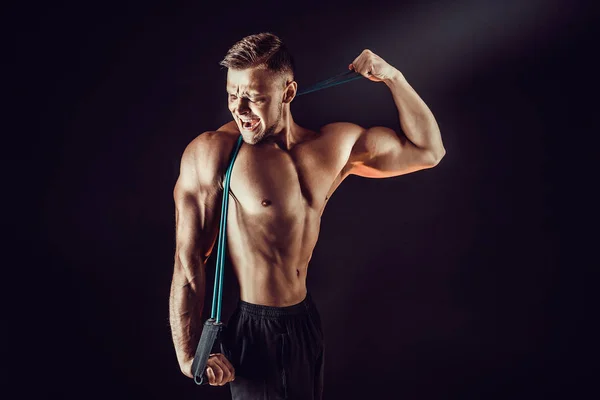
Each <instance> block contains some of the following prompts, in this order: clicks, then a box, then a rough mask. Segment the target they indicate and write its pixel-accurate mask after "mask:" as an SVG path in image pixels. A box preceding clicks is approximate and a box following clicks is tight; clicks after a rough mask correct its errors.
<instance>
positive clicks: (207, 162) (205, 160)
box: [181, 128, 239, 183]
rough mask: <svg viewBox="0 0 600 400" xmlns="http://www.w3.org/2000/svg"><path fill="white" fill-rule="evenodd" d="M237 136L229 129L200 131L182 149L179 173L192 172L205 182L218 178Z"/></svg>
mask: <svg viewBox="0 0 600 400" xmlns="http://www.w3.org/2000/svg"><path fill="white" fill-rule="evenodd" d="M238 137H239V133H237V134H236V133H235V132H234V131H232V130H231V129H225V130H222V129H221V128H219V129H218V130H216V131H205V132H202V133H201V134H199V135H198V136H196V137H195V138H193V139H192V140H191V141H190V142H189V143H188V144H187V145H186V147H185V149H184V150H183V154H182V155H181V167H182V169H181V173H194V174H195V175H196V176H197V177H198V178H202V179H201V180H202V181H205V182H206V183H211V182H213V181H215V180H218V177H219V176H221V175H222V174H223V171H224V169H225V168H226V164H227V160H228V159H229V155H230V153H231V152H232V151H233V147H234V145H235V142H236V140H237V138H238Z"/></svg>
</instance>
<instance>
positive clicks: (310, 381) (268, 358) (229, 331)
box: [222, 295, 324, 400]
mask: <svg viewBox="0 0 600 400" xmlns="http://www.w3.org/2000/svg"><path fill="white" fill-rule="evenodd" d="M222 346H223V352H224V354H225V355H226V356H227V358H228V359H229V360H230V362H231V363H232V365H233V366H234V368H235V381H233V382H231V383H230V384H229V385H230V388H231V396H232V399H233V400H242V399H243V400H254V399H261V400H262V399H265V400H266V399H290V400H293V399H302V400H309V399H310V400H313V399H315V400H316V399H321V398H322V395H323V367H324V364H323V363H324V357H323V356H324V343H323V331H322V327H321V319H320V317H319V313H318V312H317V309H316V307H315V305H314V303H313V302H312V299H311V297H310V295H307V296H306V298H305V299H304V300H303V301H302V302H300V303H298V304H295V305H293V306H289V307H268V306H261V305H257V304H250V303H247V302H244V301H239V304H238V307H237V309H236V310H235V311H234V313H233V314H232V315H231V317H230V319H229V322H228V324H227V328H226V329H225V331H224V332H223V335H222Z"/></svg>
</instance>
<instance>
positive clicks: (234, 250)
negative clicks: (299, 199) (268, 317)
mask: <svg viewBox="0 0 600 400" xmlns="http://www.w3.org/2000/svg"><path fill="white" fill-rule="evenodd" d="M229 204H230V207H229V213H228V224H227V225H228V226H227V230H228V235H227V236H228V238H227V241H228V249H229V253H230V258H231V262H232V265H233V270H234V272H235V275H236V277H237V280H238V283H239V287H240V299H241V300H243V301H246V302H248V303H252V304H260V305H266V306H274V307H285V306H290V305H294V304H298V303H300V302H301V301H302V300H304V298H305V297H306V293H307V289H306V275H307V268H308V263H309V261H310V258H311V256H312V252H313V249H314V247H315V244H316V242H317V238H318V235H319V225H320V220H321V218H320V215H319V213H318V212H317V211H316V210H313V209H311V208H310V207H308V206H306V207H305V208H304V209H303V208H302V207H298V208H296V209H295V210H294V212H293V213H290V214H288V213H286V214H287V215H277V214H278V213H277V210H273V209H267V210H265V211H264V212H263V213H259V214H257V215H250V214H249V213H246V212H244V210H243V209H242V206H241V205H240V204H238V203H236V202H235V201H231V202H230V203H229Z"/></svg>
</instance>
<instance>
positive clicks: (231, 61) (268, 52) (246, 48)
mask: <svg viewBox="0 0 600 400" xmlns="http://www.w3.org/2000/svg"><path fill="white" fill-rule="evenodd" d="M219 65H222V66H223V67H226V68H231V69H246V68H254V67H261V66H262V67H266V68H267V69H269V70H271V71H274V72H278V73H281V74H282V75H286V74H291V75H292V79H293V78H294V70H295V68H294V59H293V57H292V55H291V54H290V52H289V51H288V49H287V47H286V46H285V44H284V43H283V41H282V40H281V39H280V38H278V37H277V36H276V35H274V34H272V33H269V32H263V33H257V34H255V35H250V36H246V37H245V38H243V39H242V40H240V41H238V42H237V43H235V44H234V45H233V46H231V48H230V49H229V50H228V51H227V54H226V55H225V58H224V59H223V60H222V61H221V62H220V63H219Z"/></svg>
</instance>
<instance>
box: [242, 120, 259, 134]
mask: <svg viewBox="0 0 600 400" xmlns="http://www.w3.org/2000/svg"><path fill="white" fill-rule="evenodd" d="M240 122H241V123H242V128H244V130H246V131H253V130H255V129H256V128H257V127H258V125H259V124H260V119H259V118H253V119H249V120H240Z"/></svg>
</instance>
